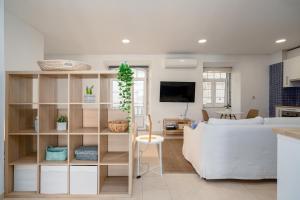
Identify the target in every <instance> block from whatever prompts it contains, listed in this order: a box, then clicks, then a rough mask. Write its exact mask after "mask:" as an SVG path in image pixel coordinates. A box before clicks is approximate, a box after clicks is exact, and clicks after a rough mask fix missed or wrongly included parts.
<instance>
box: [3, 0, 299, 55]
mask: <svg viewBox="0 0 300 200" xmlns="http://www.w3.org/2000/svg"><path fill="white" fill-rule="evenodd" d="M5 9H6V10H8V11H9V12H11V13H12V14H14V15H16V16H17V17H19V18H21V19H22V20H23V21H25V22H26V23H28V24H30V25H32V26H33V27H34V28H36V29H37V30H38V31H40V32H41V33H42V34H43V35H44V36H45V52H46V54H166V53H206V54H208V53H213V54H270V53H273V52H276V51H278V50H281V49H288V48H293V47H295V46H299V45H300V0H42V1H41V0H6V1H5ZM123 38H128V39H130V41H131V43H130V44H126V45H124V44H122V43H121V40H122V39H123ZM201 38H205V39H207V43H206V44H198V43H197V41H198V40H199V39H201ZM279 38H286V39H287V42H286V43H283V44H275V43H274V42H275V40H277V39H279Z"/></svg>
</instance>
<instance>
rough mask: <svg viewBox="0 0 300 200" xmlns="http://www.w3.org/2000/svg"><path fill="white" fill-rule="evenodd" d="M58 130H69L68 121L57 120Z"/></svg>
mask: <svg viewBox="0 0 300 200" xmlns="http://www.w3.org/2000/svg"><path fill="white" fill-rule="evenodd" d="M56 130H57V131H66V130H67V122H56Z"/></svg>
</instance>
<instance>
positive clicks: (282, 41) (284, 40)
mask: <svg viewBox="0 0 300 200" xmlns="http://www.w3.org/2000/svg"><path fill="white" fill-rule="evenodd" d="M275 42H276V43H277V44H279V43H284V42H286V39H285V38H282V39H279V40H276V41H275Z"/></svg>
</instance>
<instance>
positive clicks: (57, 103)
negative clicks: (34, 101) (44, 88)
mask: <svg viewBox="0 0 300 200" xmlns="http://www.w3.org/2000/svg"><path fill="white" fill-rule="evenodd" d="M39 104H40V105H69V103H67V102H41V103H39Z"/></svg>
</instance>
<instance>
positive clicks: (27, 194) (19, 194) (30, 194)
mask: <svg viewBox="0 0 300 200" xmlns="http://www.w3.org/2000/svg"><path fill="white" fill-rule="evenodd" d="M37 195H40V194H39V193H38V192H37V191H36V192H34V191H33V192H9V193H6V194H5V197H9V198H14V197H17V198H20V197H22V198H24V197H28V198H30V197H36V196H37Z"/></svg>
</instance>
